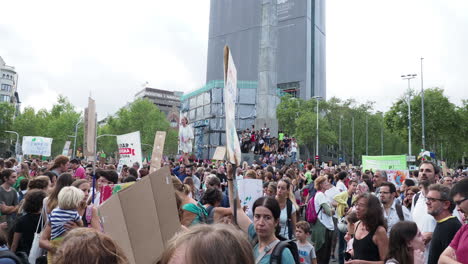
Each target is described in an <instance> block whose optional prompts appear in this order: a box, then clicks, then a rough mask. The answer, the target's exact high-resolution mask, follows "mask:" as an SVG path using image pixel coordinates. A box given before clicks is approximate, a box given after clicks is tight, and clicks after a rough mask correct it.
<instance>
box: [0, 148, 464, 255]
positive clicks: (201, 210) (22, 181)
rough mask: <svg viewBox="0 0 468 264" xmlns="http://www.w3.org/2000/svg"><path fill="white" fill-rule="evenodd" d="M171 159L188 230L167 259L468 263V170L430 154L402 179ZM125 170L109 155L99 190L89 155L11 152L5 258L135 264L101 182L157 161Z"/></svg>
mask: <svg viewBox="0 0 468 264" xmlns="http://www.w3.org/2000/svg"><path fill="white" fill-rule="evenodd" d="M291 142H293V141H292V140H291ZM163 165H165V166H169V167H170V169H171V173H172V185H173V187H174V192H175V194H174V195H175V197H176V202H177V209H178V213H179V220H180V223H181V225H182V227H183V228H182V230H181V231H180V232H178V233H177V234H176V235H175V236H174V237H173V238H172V239H171V240H170V241H169V242H168V246H167V248H166V250H165V251H164V253H163V255H162V256H161V259H160V260H159V262H158V263H161V264H166V263H171V264H173V263H192V264H201V263H252V264H253V263H256V264H257V263H262V264H266V263H286V264H287V263H329V262H330V261H331V260H334V261H336V262H338V263H340V264H341V263H349V264H351V263H353V264H354V263H390V264H394V263H400V264H402V263H415V264H416V263H468V230H467V229H468V228H467V225H466V224H465V221H466V219H467V215H468V201H467V200H468V177H467V175H466V171H462V170H460V169H458V170H455V171H453V173H451V174H450V173H445V175H444V176H443V175H442V172H441V170H440V168H439V167H438V166H437V165H435V164H434V163H432V162H429V161H424V162H422V163H421V164H420V166H419V170H418V171H413V172H411V175H410V177H409V178H407V179H405V180H404V181H403V182H402V184H401V185H396V184H395V182H391V181H389V179H388V177H387V174H386V171H384V170H377V171H361V170H360V169H359V168H356V167H354V168H348V167H346V166H343V167H326V168H321V167H318V166H315V165H313V164H310V163H307V162H290V163H288V164H281V163H276V162H275V163H266V162H265V161H264V160H259V161H256V162H254V163H253V164H247V163H245V162H244V163H243V164H242V166H239V167H237V168H236V169H233V167H232V166H230V165H229V164H227V163H225V162H223V161H217V162H202V163H196V162H195V161H188V160H183V161H182V162H176V161H168V162H166V163H165V164H163ZM116 167H117V166H116V165H115V164H101V166H100V167H99V168H98V169H97V170H96V174H95V175H96V188H95V189H93V184H92V183H93V176H92V175H93V169H92V165H91V164H89V163H87V162H84V161H81V160H76V159H74V160H71V161H70V160H69V159H68V158H67V157H65V156H57V157H56V158H55V159H54V160H53V161H41V160H38V159H30V160H26V161H24V162H21V163H18V162H17V161H16V160H15V159H8V160H1V159H0V178H1V183H2V184H1V187H0V212H1V216H0V229H1V232H0V264H2V263H28V258H29V260H31V258H32V257H33V258H36V257H37V261H36V260H35V261H36V262H35V263H129V262H128V259H127V257H126V256H125V254H124V252H123V251H122V249H121V248H120V247H119V246H118V244H117V243H116V242H115V241H114V240H112V239H111V238H110V237H108V236H107V235H106V234H105V230H103V229H102V226H101V223H100V219H99V214H98V209H97V208H98V206H99V204H100V202H101V201H102V199H100V195H101V193H100V190H101V187H102V186H105V185H109V184H119V183H126V182H131V181H138V180H139V179H141V178H143V177H146V176H147V175H148V174H149V167H148V166H147V165H143V166H141V165H140V164H138V163H135V164H133V166H132V167H127V166H124V167H123V168H122V170H121V172H120V173H118V172H117V169H116ZM244 179H255V180H258V181H261V182H262V185H263V196H262V197H261V198H259V199H257V200H256V201H255V202H254V203H253V205H252V208H248V207H246V206H241V201H239V199H238V197H233V195H232V194H233V193H235V192H234V182H235V181H239V180H244ZM234 205H236V206H234ZM38 234H40V236H39V235H38ZM35 237H37V239H35ZM36 240H37V241H36ZM36 242H37V243H36ZM37 252H39V253H37ZM8 261H10V262H8ZM21 261H22V262H21ZM33 263H34V262H33Z"/></svg>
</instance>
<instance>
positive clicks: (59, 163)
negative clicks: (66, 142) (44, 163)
mask: <svg viewBox="0 0 468 264" xmlns="http://www.w3.org/2000/svg"><path fill="white" fill-rule="evenodd" d="M69 161H70V160H69V159H68V157H66V156H63V155H58V156H57V157H56V158H55V159H54V163H53V164H52V167H50V168H49V171H50V172H51V173H53V174H55V176H56V177H57V178H58V177H59V176H60V174H62V173H64V172H67V170H68V167H69V163H70V162H69ZM51 181H52V180H51Z"/></svg>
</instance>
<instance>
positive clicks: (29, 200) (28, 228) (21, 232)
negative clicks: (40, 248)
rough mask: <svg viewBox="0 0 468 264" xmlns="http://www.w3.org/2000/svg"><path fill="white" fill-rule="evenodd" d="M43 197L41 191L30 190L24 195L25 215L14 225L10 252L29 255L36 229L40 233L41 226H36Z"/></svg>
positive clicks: (44, 194)
mask: <svg viewBox="0 0 468 264" xmlns="http://www.w3.org/2000/svg"><path fill="white" fill-rule="evenodd" d="M45 197H46V193H45V192H44V191H41V190H31V191H29V192H28V193H27V194H26V196H25V198H24V204H23V210H24V212H25V215H23V216H21V217H19V218H18V219H17V221H16V223H15V230H14V236H13V242H12V245H11V251H12V252H17V251H22V252H25V253H26V254H27V255H29V251H30V250H31V245H32V242H33V240H34V233H35V232H36V229H38V232H41V227H42V225H41V224H39V225H38V223H39V218H40V215H41V210H42V201H43V200H44V198H45Z"/></svg>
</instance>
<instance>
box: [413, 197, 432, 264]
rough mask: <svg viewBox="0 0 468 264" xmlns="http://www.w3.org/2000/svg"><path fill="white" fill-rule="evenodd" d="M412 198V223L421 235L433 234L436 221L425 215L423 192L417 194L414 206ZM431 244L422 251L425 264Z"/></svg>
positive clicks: (425, 206) (425, 207)
mask: <svg viewBox="0 0 468 264" xmlns="http://www.w3.org/2000/svg"><path fill="white" fill-rule="evenodd" d="M414 198H416V195H414V196H413V206H412V207H411V215H412V216H413V221H414V222H415V223H416V225H417V226H418V229H419V231H420V232H421V233H426V232H431V233H432V232H434V229H435V227H436V225H437V221H436V220H435V219H434V217H432V215H430V214H428V213H427V205H426V195H425V194H424V192H422V191H420V192H419V198H418V201H417V203H416V204H414ZM431 242H432V241H430V242H429V243H427V244H426V250H425V251H424V262H426V263H427V259H428V258H429V249H430V248H431Z"/></svg>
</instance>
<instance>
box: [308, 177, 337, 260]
mask: <svg viewBox="0 0 468 264" xmlns="http://www.w3.org/2000/svg"><path fill="white" fill-rule="evenodd" d="M314 185H315V189H316V190H317V193H316V194H315V197H314V207H315V212H316V213H317V222H316V223H315V224H313V225H312V226H311V228H312V238H311V239H312V242H313V243H314V246H315V251H316V255H317V263H319V264H321V263H328V262H329V261H330V256H331V254H332V252H331V244H332V239H333V237H332V235H333V231H334V230H335V225H334V223H333V218H332V215H333V210H332V208H331V206H330V203H329V200H328V198H327V197H326V196H325V194H324V192H325V191H326V190H328V189H329V188H330V183H329V182H328V180H327V177H325V176H320V177H317V179H315V181H314Z"/></svg>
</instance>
